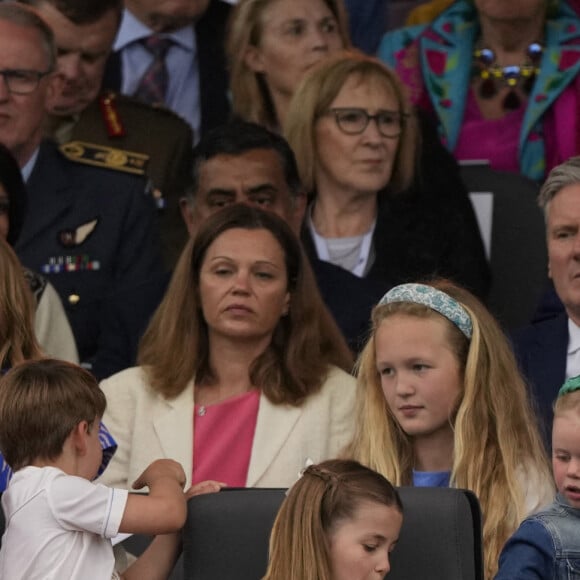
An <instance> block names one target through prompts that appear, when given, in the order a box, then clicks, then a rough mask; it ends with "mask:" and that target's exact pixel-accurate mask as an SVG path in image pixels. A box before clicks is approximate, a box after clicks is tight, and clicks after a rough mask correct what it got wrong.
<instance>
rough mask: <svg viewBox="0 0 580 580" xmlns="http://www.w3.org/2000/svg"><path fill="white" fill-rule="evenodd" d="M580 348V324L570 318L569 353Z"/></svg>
mask: <svg viewBox="0 0 580 580" xmlns="http://www.w3.org/2000/svg"><path fill="white" fill-rule="evenodd" d="M578 350H580V326H577V325H576V324H575V323H574V322H572V320H571V319H570V318H568V354H574V353H575V352H576V351H578Z"/></svg>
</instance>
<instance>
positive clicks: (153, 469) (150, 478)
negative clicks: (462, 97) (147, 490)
mask: <svg viewBox="0 0 580 580" xmlns="http://www.w3.org/2000/svg"><path fill="white" fill-rule="evenodd" d="M166 478H169V479H173V480H174V481H176V482H177V483H179V485H180V486H181V487H183V486H184V485H185V472H184V471H183V467H181V464H180V463H177V461H173V459H157V461H154V462H153V463H151V465H149V467H147V469H145V471H144V472H143V473H142V474H141V475H140V476H139V477H138V478H137V479H136V480H135V481H134V482H133V485H132V487H133V489H141V488H142V487H145V486H147V487H151V485H152V484H154V483H155V481H156V480H158V479H166Z"/></svg>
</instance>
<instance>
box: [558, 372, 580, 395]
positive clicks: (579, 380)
mask: <svg viewBox="0 0 580 580" xmlns="http://www.w3.org/2000/svg"><path fill="white" fill-rule="evenodd" d="M574 391H580V376H578V377H570V378H569V379H568V380H567V381H566V382H565V383H564V384H563V385H562V387H561V388H560V390H559V391H558V397H557V398H558V399H559V398H560V397H563V396H564V395H568V394H569V393H573V392H574Z"/></svg>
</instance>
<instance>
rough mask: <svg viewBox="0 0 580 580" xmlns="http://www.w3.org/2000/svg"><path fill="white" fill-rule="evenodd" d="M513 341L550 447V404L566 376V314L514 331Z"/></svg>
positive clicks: (551, 416) (551, 413)
mask: <svg viewBox="0 0 580 580" xmlns="http://www.w3.org/2000/svg"><path fill="white" fill-rule="evenodd" d="M512 342H513V346H514V350H515V353H516V357H517V359H518V363H519V365H520V368H521V370H522V372H523V374H524V376H525V377H526V379H527V381H528V384H529V388H530V393H531V395H532V398H533V401H534V403H535V405H536V410H537V412H538V416H539V418H540V420H541V427H542V431H543V435H544V438H545V440H546V443H547V445H548V448H550V447H551V443H550V442H551V433H552V420H553V418H554V414H553V412H552V404H553V403H554V399H555V398H556V396H557V394H558V390H559V389H560V387H561V386H562V384H563V383H564V380H565V376H566V356H567V351H568V316H567V314H566V313H565V312H562V313H560V314H559V315H558V316H556V317H554V318H549V319H546V320H541V321H540V322H536V323H534V324H531V325H529V326H526V327H525V328H522V329H521V330H518V331H516V332H514V333H513V335H512Z"/></svg>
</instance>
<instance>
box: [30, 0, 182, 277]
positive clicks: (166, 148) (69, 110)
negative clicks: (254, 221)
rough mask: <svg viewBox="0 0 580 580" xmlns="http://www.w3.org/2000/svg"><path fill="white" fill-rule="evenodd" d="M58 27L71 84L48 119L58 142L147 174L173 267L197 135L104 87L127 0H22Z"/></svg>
mask: <svg viewBox="0 0 580 580" xmlns="http://www.w3.org/2000/svg"><path fill="white" fill-rule="evenodd" d="M20 1H21V2H22V3H23V4H29V5H31V6H33V7H34V8H35V9H36V11H37V12H38V13H39V14H40V16H42V18H43V19H44V20H45V21H46V23H47V24H48V25H49V26H50V27H51V28H52V30H53V32H54V35H55V41H56V46H57V50H58V55H57V68H58V72H59V73H60V75H61V76H62V79H63V87H62V90H61V91H60V94H59V95H58V97H57V98H56V99H55V101H54V103H53V106H52V110H51V113H52V115H51V118H50V121H49V124H48V127H49V129H48V131H49V135H50V136H51V137H53V138H54V139H55V140H56V141H57V142H58V143H60V144H65V143H76V142H78V141H80V142H81V143H82V146H84V147H85V148H86V149H90V150H92V151H93V152H95V154H96V153H100V154H111V152H112V150H113V149H115V150H119V151H117V152H116V155H117V157H118V159H124V160H125V163H124V164H120V165H119V169H120V170H125V171H127V172H129V173H133V174H137V175H147V176H148V177H149V178H150V179H151V181H152V183H153V188H154V189H153V194H154V198H155V201H156V203H157V206H158V209H159V212H158V214H159V222H160V232H161V242H162V250H163V254H164V258H165V262H166V264H167V266H168V267H171V266H173V264H174V263H175V260H176V259H177V257H178V256H179V253H180V251H181V248H182V247H183V244H184V243H185V240H186V239H187V231H186V230H185V227H184V225H183V221H182V220H181V214H180V211H179V199H180V198H181V197H182V196H183V195H185V191H186V190H187V189H188V188H189V185H190V168H191V164H192V147H193V134H192V131H191V128H190V126H189V125H188V124H187V123H186V122H185V121H184V120H183V119H181V118H180V117H179V116H178V115H176V114H175V113H173V112H172V111H170V110H169V109H166V108H165V107H152V106H150V105H147V104H146V103H143V102H141V101H139V100H137V99H133V98H131V97H127V96H125V95H121V94H119V93H115V92H113V91H104V92H101V84H102V82H103V74H104V71H105V64H106V62H107V58H108V57H109V55H110V53H111V50H112V47H113V42H114V40H115V36H116V34H117V30H118V28H119V23H120V20H121V12H122V7H123V4H122V0H82V1H79V0H20Z"/></svg>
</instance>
